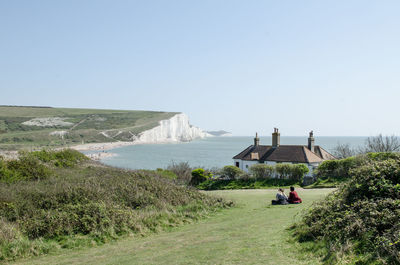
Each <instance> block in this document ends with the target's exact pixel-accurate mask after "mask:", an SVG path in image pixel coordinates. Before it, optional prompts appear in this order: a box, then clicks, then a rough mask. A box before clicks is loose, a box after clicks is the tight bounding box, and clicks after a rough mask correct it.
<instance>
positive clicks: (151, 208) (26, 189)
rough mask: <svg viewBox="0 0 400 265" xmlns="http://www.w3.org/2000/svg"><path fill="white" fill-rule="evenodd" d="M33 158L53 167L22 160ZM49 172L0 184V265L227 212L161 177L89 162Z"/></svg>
mask: <svg viewBox="0 0 400 265" xmlns="http://www.w3.org/2000/svg"><path fill="white" fill-rule="evenodd" d="M38 157H41V159H42V160H43V161H47V162H46V163H47V164H48V163H53V162H54V160H53V159H52V158H53V156H52V155H49V154H48V153H47V152H39V153H34V154H30V155H29V154H28V155H26V156H24V159H25V158H26V159H36V160H34V161H36V162H38V161H40V162H41V161H42V160H39V159H38ZM62 157H63V158H65V157H68V156H62ZM49 158H51V159H49ZM21 161H25V160H21ZM2 163H3V162H2ZM13 163H20V162H17V161H15V162H13ZM24 163H25V162H24ZM38 163H39V162H38ZM42 163H44V162H42ZM1 165H2V164H1V163H0V166H1ZM39 165H46V164H40V163H39ZM17 168H20V167H19V166H18V167H17ZM53 170H54V174H53V175H52V176H50V177H48V178H46V179H42V180H41V181H19V182H14V183H9V184H5V183H0V224H2V226H0V260H2V259H3V260H4V259H6V260H7V259H14V258H16V257H18V256H26V255H32V254H35V255H36V254H37V252H38V253H44V252H48V251H49V250H50V249H54V248H59V246H65V245H64V243H63V242H64V241H65V240H66V239H67V241H68V242H73V241H74V240H75V239H74V238H75V237H77V238H80V239H79V240H82V238H87V239H88V240H87V242H92V241H93V240H94V241H95V242H100V243H102V242H105V241H107V240H111V239H114V238H117V237H119V236H121V235H124V234H132V233H134V234H139V235H143V234H146V233H148V232H152V231H158V230H160V229H164V228H167V227H171V226H176V225H178V224H180V223H182V222H190V221H191V220H193V219H197V218H199V217H200V216H202V215H204V214H207V213H209V212H212V211H215V210H217V209H219V208H221V207H228V206H230V205H231V203H230V202H226V201H223V200H222V199H219V198H214V197H209V196H207V195H205V194H202V193H200V192H198V191H197V190H195V189H193V188H188V187H185V186H178V185H175V184H174V182H173V180H170V179H169V177H168V178H167V177H165V176H166V175H168V176H171V172H169V173H166V172H168V171H162V172H159V171H152V172H145V171H129V170H121V169H115V168H110V167H105V166H102V165H98V164H95V163H91V162H89V163H85V164H79V165H78V166H75V167H68V168H64V167H60V168H57V167H54V169H53ZM77 240H78V239H77ZM38 242H39V243H38ZM37 244H39V246H38V245H37ZM78 245H79V244H78ZM68 246H70V247H73V246H74V244H73V243H68V244H67V246H66V247H68ZM46 249H47V250H46Z"/></svg>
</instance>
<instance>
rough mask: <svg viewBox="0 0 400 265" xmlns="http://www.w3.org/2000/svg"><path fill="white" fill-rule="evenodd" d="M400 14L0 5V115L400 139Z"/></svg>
mask: <svg viewBox="0 0 400 265" xmlns="http://www.w3.org/2000/svg"><path fill="white" fill-rule="evenodd" d="M399 13H400V1H397V0H396V1H386V0H382V1H368V0H360V1H355V0H343V1H340V0H334V1H328V0H327V1H320V0H316V1H308V0H302V1H298V0H286V1H276V0H275V1H267V0H260V1H256V0H246V1H244V0H242V1H235V0H229V1H228V0H202V1H188V0H182V1H176V0H168V1H165V0H160V1H155V0H146V1H139V0H137V1H135V0H129V1H122V0H112V1H111V0H107V1H104V0H85V1H81V0H68V1H67V0H65V1H64V0H58V1H54V0H49V1H43V0H35V1H31V0H27V1H21V0H12V1H10V0H0V104H2V105H37V106H53V107H70V108H101V109H128V110H156V111H173V112H184V113H186V114H187V115H189V118H190V121H191V123H192V124H193V125H196V126H198V127H200V128H202V129H205V130H220V129H221V130H226V131H230V132H232V133H233V134H234V135H253V134H254V133H255V132H258V133H259V135H270V134H271V133H272V131H273V128H274V127H278V128H279V129H280V132H281V135H282V136H285V135H286V136H295V135H301V136H306V135H308V132H309V131H310V130H314V134H315V135H316V136H317V135H324V136H371V135H376V134H379V133H382V134H387V135H392V134H395V135H400V122H399V118H398V117H399V114H400V113H399V99H400V16H399ZM0 115H1V113H0Z"/></svg>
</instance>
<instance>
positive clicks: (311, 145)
mask: <svg viewBox="0 0 400 265" xmlns="http://www.w3.org/2000/svg"><path fill="white" fill-rule="evenodd" d="M308 149H310V151H311V152H313V153H314V133H313V131H311V132H310V136H309V137H308Z"/></svg>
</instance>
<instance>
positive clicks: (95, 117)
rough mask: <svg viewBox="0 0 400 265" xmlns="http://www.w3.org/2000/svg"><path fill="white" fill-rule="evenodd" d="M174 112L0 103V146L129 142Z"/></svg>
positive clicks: (51, 145)
mask: <svg viewBox="0 0 400 265" xmlns="http://www.w3.org/2000/svg"><path fill="white" fill-rule="evenodd" d="M175 114H177V113H174V112H155V111H127V110H101V109H66V108H38V107H12V106H0V149H2V150H15V149H21V148H26V147H38V146H49V147H53V146H61V145H70V144H80V143H82V142H84V143H99V142H114V141H128V140H131V137H132V134H134V135H137V134H139V133H140V132H143V131H145V130H148V129H151V128H153V127H155V126H157V125H158V122H159V121H160V120H164V119H169V118H171V117H172V116H174V115H175Z"/></svg>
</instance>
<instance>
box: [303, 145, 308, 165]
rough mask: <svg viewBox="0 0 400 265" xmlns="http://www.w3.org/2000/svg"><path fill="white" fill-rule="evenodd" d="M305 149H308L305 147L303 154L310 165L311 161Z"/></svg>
mask: <svg viewBox="0 0 400 265" xmlns="http://www.w3.org/2000/svg"><path fill="white" fill-rule="evenodd" d="M305 148H306V147H305V146H303V154H304V157H305V158H306V161H307V163H310V161H309V160H308V157H307V154H306V150H305Z"/></svg>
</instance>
